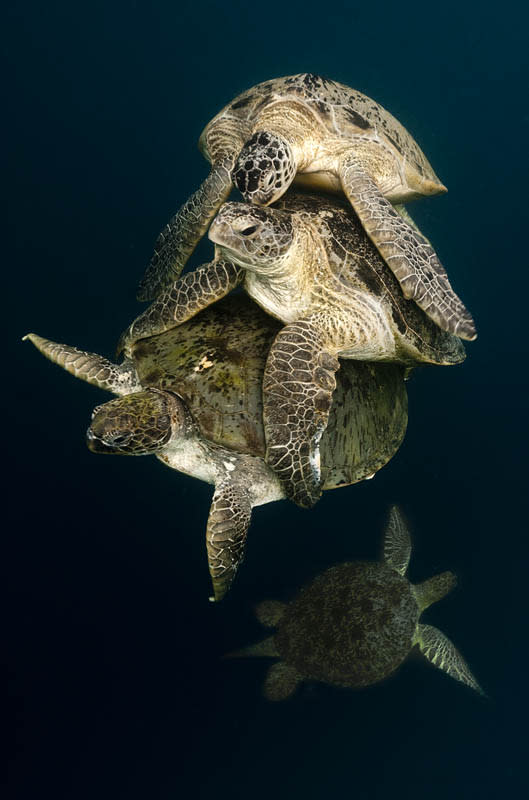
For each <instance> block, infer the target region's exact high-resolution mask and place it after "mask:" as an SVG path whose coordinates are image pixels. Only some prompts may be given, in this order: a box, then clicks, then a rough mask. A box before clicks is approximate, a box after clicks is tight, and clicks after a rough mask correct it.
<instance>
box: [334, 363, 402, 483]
mask: <svg viewBox="0 0 529 800" xmlns="http://www.w3.org/2000/svg"><path fill="white" fill-rule="evenodd" d="M404 372H405V368H404V367H403V366H402V365H400V364H385V363H374V362H373V363H368V362H363V361H353V360H350V359H347V360H346V359H342V360H341V361H340V369H339V370H338V372H337V374H336V389H335V391H334V394H333V398H332V407H331V413H330V415H329V424H328V425H327V428H326V430H325V432H324V434H323V436H322V440H321V445H320V454H321V464H322V472H323V475H324V481H325V482H324V487H323V488H324V489H335V488H338V487H340V486H347V485H349V484H351V483H357V482H358V481H362V480H365V479H366V478H370V477H372V476H373V475H374V473H376V472H378V470H379V469H381V468H382V467H383V466H385V464H387V463H388V461H390V459H391V458H392V457H393V456H394V455H395V453H396V452H397V450H398V449H399V447H400V445H401V444H402V441H403V439H404V435H405V433H406V427H407V424H408V394H407V390H406V384H405V382H404Z"/></svg>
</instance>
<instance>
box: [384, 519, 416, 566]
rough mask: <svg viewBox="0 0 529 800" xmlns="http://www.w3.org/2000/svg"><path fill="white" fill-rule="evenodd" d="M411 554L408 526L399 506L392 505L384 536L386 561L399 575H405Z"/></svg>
mask: <svg viewBox="0 0 529 800" xmlns="http://www.w3.org/2000/svg"><path fill="white" fill-rule="evenodd" d="M410 555H411V539H410V534H409V532H408V526H407V525H406V522H405V521H404V518H403V516H402V514H401V513H400V510H399V509H398V508H397V506H391V509H390V512H389V520H388V525H387V528H386V535H385V537H384V561H385V562H386V564H387V565H388V567H391V568H392V569H394V570H395V572H398V573H399V575H405V574H406V570H407V569H408V564H409V563H410Z"/></svg>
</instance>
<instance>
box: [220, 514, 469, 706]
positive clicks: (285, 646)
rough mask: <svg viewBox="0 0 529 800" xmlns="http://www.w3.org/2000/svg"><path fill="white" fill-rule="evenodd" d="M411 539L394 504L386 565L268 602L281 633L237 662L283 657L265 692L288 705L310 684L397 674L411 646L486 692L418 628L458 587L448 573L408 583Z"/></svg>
mask: <svg viewBox="0 0 529 800" xmlns="http://www.w3.org/2000/svg"><path fill="white" fill-rule="evenodd" d="M410 554H411V542H410V537H409V533H408V530H407V527H406V524H405V522H404V520H403V518H402V515H401V514H400V512H399V510H398V508H397V507H395V506H393V507H392V509H391V511H390V515H389V523H388V526H387V530H386V535H385V541H384V559H383V561H382V562H379V563H377V562H369V561H352V562H350V563H345V564H339V565H338V566H335V567H330V569H327V570H325V572H323V573H322V574H321V575H318V576H317V577H316V578H315V579H314V580H313V581H312V582H311V583H309V584H308V585H307V586H306V587H304V588H303V589H302V590H301V591H300V592H299V594H298V595H297V597H295V598H294V600H292V601H291V602H290V603H281V602H277V601H265V602H264V603H261V604H260V605H259V606H257V609H256V614H257V617H258V619H259V620H260V622H261V623H262V624H263V625H264V626H266V627H277V632H276V633H275V634H274V635H273V636H270V637H268V638H266V639H264V641H261V642H259V643H257V644H254V645H251V646H250V647H246V648H244V649H242V650H239V651H237V652H236V653H232V654H230V657H235V656H237V657H239V656H264V657H271V658H279V659H281V660H280V661H278V662H276V663H275V664H274V665H273V666H272V667H271V668H270V669H269V671H268V675H267V678H266V681H265V687H264V691H265V695H266V697H268V698H269V699H270V700H283V699H284V698H285V697H288V696H289V695H290V694H292V693H293V692H294V690H295V689H296V687H297V685H298V684H299V683H300V682H301V681H303V680H313V681H322V682H324V683H329V684H331V685H333V686H342V687H345V686H350V687H355V688H362V687H364V686H370V685H371V684H374V683H378V682H379V681H381V680H383V679H384V678H387V677H388V676H389V675H391V674H392V673H393V672H394V671H395V670H396V669H397V668H398V667H399V666H400V665H401V664H402V662H403V661H404V660H405V658H406V657H407V656H408V654H409V653H410V651H411V649H412V648H413V647H415V646H417V647H418V648H419V650H420V651H421V653H422V654H423V655H424V656H426V658H427V659H428V660H429V661H431V662H432V664H435V666H436V667H439V669H442V670H444V671H445V672H447V673H448V674H449V675H451V677H452V678H455V679H456V680H458V681H461V682H462V683H464V684H466V685H467V686H470V687H471V688H472V689H476V691H478V692H480V693H482V690H481V688H480V687H479V685H478V683H477V682H476V680H475V678H474V677H473V675H472V673H471V672H470V670H469V668H468V666H467V665H466V663H465V661H464V660H463V658H462V657H461V655H460V654H459V652H458V651H457V650H456V648H455V647H454V645H453V644H452V643H451V642H450V640H449V639H447V637H446V636H445V635H444V633H441V631H440V630H438V629H437V628H434V627H433V626H432V625H424V624H422V623H419V617H420V616H421V614H422V612H423V611H424V610H425V609H426V608H428V606H430V605H432V603H435V602H437V600H440V599H441V598H442V597H444V596H445V594H447V593H448V592H449V591H450V590H451V589H452V588H453V587H454V585H455V583H456V577H455V575H454V574H453V573H452V572H443V573H441V574H440V575H436V576H435V577H433V578H430V579H429V580H426V581H424V582H423V583H420V584H417V585H413V584H412V583H410V581H409V580H408V579H407V578H406V570H407V568H408V562H409V560H410Z"/></svg>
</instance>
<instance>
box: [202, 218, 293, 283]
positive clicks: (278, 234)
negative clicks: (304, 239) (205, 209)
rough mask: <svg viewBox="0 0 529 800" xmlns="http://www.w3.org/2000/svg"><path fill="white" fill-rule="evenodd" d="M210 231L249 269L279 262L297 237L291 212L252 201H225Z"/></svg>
mask: <svg viewBox="0 0 529 800" xmlns="http://www.w3.org/2000/svg"><path fill="white" fill-rule="evenodd" d="M208 235H209V238H210V239H211V241H212V242H215V244H218V245H220V246H221V247H225V248H226V249H227V250H228V251H229V252H228V257H230V256H232V255H233V254H234V253H235V254H236V256H237V257H238V259H240V261H241V262H242V263H244V264H245V265H248V266H249V268H250V269H251V268H252V267H255V266H257V265H259V264H267V263H270V264H275V263H277V262H278V261H279V260H281V259H282V258H284V257H285V256H286V255H287V253H288V251H289V249H290V246H291V244H292V241H293V238H294V232H293V227H292V219H291V215H290V214H288V213H286V212H284V211H278V210H277V209H275V208H259V206H254V205H251V204H250V203H225V204H224V205H223V206H222V208H221V209H220V211H219V213H218V214H217V216H216V217H215V219H214V220H213V222H212V224H211V227H210V229H209V234H208ZM250 265H251V266H250Z"/></svg>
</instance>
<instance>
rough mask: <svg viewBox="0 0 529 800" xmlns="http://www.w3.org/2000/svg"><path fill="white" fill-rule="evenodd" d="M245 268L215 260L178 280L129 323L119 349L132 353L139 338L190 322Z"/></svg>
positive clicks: (235, 282)
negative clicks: (131, 350) (189, 320)
mask: <svg viewBox="0 0 529 800" xmlns="http://www.w3.org/2000/svg"><path fill="white" fill-rule="evenodd" d="M244 274H245V271H244V270H243V268H242V267H238V266H235V265H234V264H232V263H231V262H230V261H224V260H222V261H212V262H210V263H209V264H203V265H202V266H201V267H198V268H197V269H196V270H194V271H193V272H188V273H187V274H186V275H184V276H183V277H182V278H180V280H178V281H176V282H175V283H174V284H173V285H172V286H171V287H170V288H169V289H165V291H163V292H162V294H161V295H160V296H159V297H158V298H157V299H156V300H155V301H154V303H152V304H151V305H150V306H149V308H147V309H146V310H145V311H144V312H143V314H140V316H139V317H137V318H136V319H135V320H134V322H133V323H132V324H131V325H129V327H128V328H127V330H126V331H124V332H123V333H122V335H121V337H120V340H119V342H118V347H117V353H118V355H119V353H121V351H122V350H124V351H125V353H126V354H127V355H128V351H129V350H130V348H131V347H132V346H133V345H134V344H135V342H137V341H138V340H139V339H146V338H147V337H149V336H156V335H157V334H159V333H164V332H165V331H169V330H171V329H172V328H176V327H177V326H178V325H181V324H182V323H183V322H186V321H187V320H188V319H191V317H194V316H195V314H198V312H199V311H202V309H204V308H207V307H208V306H210V305H211V304H212V303H215V302H216V301H217V300H220V299H221V298H222V297H224V296H225V295H227V294H228V293H229V292H230V291H231V290H232V289H234V288H235V287H236V286H237V285H238V284H239V283H240V282H241V281H242V279H243V277H244Z"/></svg>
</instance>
